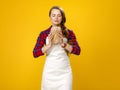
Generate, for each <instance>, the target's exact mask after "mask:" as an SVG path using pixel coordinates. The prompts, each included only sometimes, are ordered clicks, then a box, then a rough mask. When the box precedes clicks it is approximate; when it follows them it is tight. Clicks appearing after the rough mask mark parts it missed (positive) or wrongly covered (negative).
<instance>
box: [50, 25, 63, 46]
mask: <svg viewBox="0 0 120 90" xmlns="http://www.w3.org/2000/svg"><path fill="white" fill-rule="evenodd" d="M60 31H61V27H58V26H53V27H52V28H51V33H52V35H53V36H54V37H53V40H52V42H53V43H54V44H58V43H59V37H58V34H57V33H59V32H60Z"/></svg>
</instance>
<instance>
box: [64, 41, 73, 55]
mask: <svg viewBox="0 0 120 90" xmlns="http://www.w3.org/2000/svg"><path fill="white" fill-rule="evenodd" d="M65 49H66V50H67V51H68V52H69V53H71V52H72V45H70V44H68V43H66V47H65Z"/></svg>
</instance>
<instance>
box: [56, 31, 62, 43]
mask: <svg viewBox="0 0 120 90" xmlns="http://www.w3.org/2000/svg"><path fill="white" fill-rule="evenodd" d="M57 35H58V37H59V39H60V41H59V43H60V44H62V43H63V34H62V32H61V31H60V32H57Z"/></svg>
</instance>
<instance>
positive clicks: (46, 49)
mask: <svg viewBox="0 0 120 90" xmlns="http://www.w3.org/2000/svg"><path fill="white" fill-rule="evenodd" d="M49 18H50V20H51V22H52V25H51V26H50V27H49V28H48V29H46V30H44V31H42V32H41V33H40V35H39V36H38V39H37V43H36V45H35V48H34V50H33V55H34V57H39V56H42V55H44V54H45V53H46V61H45V65H44V70H43V75H42V85H41V90H72V69H71V66H70V62H69V56H68V54H69V53H71V54H76V55H79V54H80V50H81V49H80V47H79V45H78V43H77V40H76V37H75V34H74V33H73V31H72V30H69V29H67V28H66V27H65V25H64V24H65V22H66V17H65V13H64V11H63V10H62V9H61V8H60V7H58V6H54V7H52V8H51V9H50V11H49Z"/></svg>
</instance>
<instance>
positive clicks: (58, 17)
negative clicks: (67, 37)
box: [49, 6, 66, 25]
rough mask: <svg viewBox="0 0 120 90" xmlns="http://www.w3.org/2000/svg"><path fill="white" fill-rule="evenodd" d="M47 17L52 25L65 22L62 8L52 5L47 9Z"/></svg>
mask: <svg viewBox="0 0 120 90" xmlns="http://www.w3.org/2000/svg"><path fill="white" fill-rule="evenodd" d="M49 17H50V20H51V22H52V24H53V25H64V24H65V22H66V17H65V13H64V11H63V10H62V8H60V7H58V6H53V7H52V8H51V9H50V11H49Z"/></svg>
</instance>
